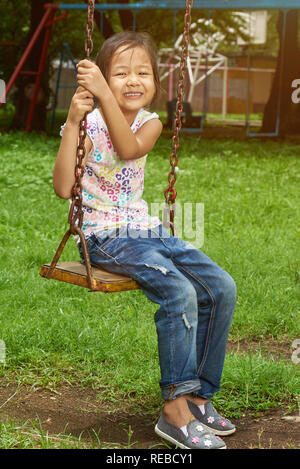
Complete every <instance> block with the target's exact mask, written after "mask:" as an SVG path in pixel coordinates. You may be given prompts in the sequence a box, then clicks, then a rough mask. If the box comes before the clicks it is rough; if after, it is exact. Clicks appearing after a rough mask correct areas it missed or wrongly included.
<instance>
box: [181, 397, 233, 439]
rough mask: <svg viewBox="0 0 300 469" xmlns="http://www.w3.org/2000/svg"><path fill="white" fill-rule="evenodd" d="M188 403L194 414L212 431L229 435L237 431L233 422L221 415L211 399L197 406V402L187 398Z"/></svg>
mask: <svg viewBox="0 0 300 469" xmlns="http://www.w3.org/2000/svg"><path fill="white" fill-rule="evenodd" d="M187 403H188V406H189V408H190V411H191V412H192V414H193V416H194V417H195V418H196V419H197V420H199V422H200V423H201V425H203V427H204V428H206V429H207V430H209V431H210V432H211V433H214V434H215V435H220V436H227V435H231V434H232V433H234V432H235V430H236V428H235V426H234V425H233V423H231V422H230V420H228V419H225V418H224V417H221V415H219V414H218V412H217V411H216V409H215V408H214V406H213V405H212V403H211V402H210V401H208V402H206V403H205V404H203V405H201V406H197V404H195V403H194V402H192V401H189V400H187Z"/></svg>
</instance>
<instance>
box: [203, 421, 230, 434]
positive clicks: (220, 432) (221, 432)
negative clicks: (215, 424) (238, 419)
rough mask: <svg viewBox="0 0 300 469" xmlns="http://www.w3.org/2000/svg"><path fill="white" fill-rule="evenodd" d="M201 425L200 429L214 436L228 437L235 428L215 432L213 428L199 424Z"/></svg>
mask: <svg viewBox="0 0 300 469" xmlns="http://www.w3.org/2000/svg"><path fill="white" fill-rule="evenodd" d="M201 425H202V427H204V428H205V430H207V431H209V432H210V433H213V434H214V435H216V436H228V435H232V434H233V433H234V432H235V431H236V428H232V429H231V430H217V429H215V428H212V427H208V426H207V425H205V424H204V423H202V422H201Z"/></svg>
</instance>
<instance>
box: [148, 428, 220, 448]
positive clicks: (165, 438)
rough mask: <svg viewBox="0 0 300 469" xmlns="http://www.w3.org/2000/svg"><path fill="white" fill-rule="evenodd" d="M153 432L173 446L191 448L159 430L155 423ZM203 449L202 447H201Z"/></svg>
mask: <svg viewBox="0 0 300 469" xmlns="http://www.w3.org/2000/svg"><path fill="white" fill-rule="evenodd" d="M154 430H155V433H156V434H157V435H159V436H160V437H161V438H163V439H164V440H167V441H169V442H170V443H172V444H173V445H175V446H178V448H181V449H192V448H189V447H188V446H185V445H184V444H183V443H180V442H179V441H177V440H175V438H172V437H171V436H170V435H168V434H167V433H164V432H163V431H161V430H160V429H159V428H158V426H157V425H155V429H154ZM203 449H204V448H203ZM217 449H226V445H224V446H222V447H220V448H217Z"/></svg>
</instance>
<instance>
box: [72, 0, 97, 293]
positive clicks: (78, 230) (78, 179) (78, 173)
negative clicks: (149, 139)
mask: <svg viewBox="0 0 300 469" xmlns="http://www.w3.org/2000/svg"><path fill="white" fill-rule="evenodd" d="M94 11H95V0H88V15H87V23H86V40H85V45H84V46H85V53H86V59H88V60H90V56H91V53H92V50H93V41H92V33H93V30H94ZM86 128H87V113H85V114H84V117H83V119H82V120H81V121H80V124H79V142H78V147H77V152H76V165H75V170H74V171H75V183H74V186H73V188H72V202H71V206H70V210H69V216H68V223H69V224H70V228H69V233H71V234H73V235H75V234H77V235H78V236H79V238H80V242H81V247H82V250H83V257H84V262H85V266H86V271H87V280H88V285H89V288H90V290H91V291H93V290H94V289H95V279H94V278H93V276H92V271H91V263H90V256H89V253H88V249H87V244H86V240H85V236H84V234H83V232H82V223H83V208H82V177H83V172H84V167H83V164H82V162H83V160H84V157H85V153H86V152H85V140H86V135H87V131H86Z"/></svg>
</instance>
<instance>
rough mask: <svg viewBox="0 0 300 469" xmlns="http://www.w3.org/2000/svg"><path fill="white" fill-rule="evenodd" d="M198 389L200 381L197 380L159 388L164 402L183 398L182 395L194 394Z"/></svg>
mask: <svg viewBox="0 0 300 469" xmlns="http://www.w3.org/2000/svg"><path fill="white" fill-rule="evenodd" d="M200 388H201V384H200V381H199V380H198V379H192V380H188V381H182V382H180V383H174V384H168V385H167V386H161V394H162V398H163V399H164V400H165V401H170V400H173V399H176V398H177V397H180V396H183V395H184V394H191V393H195V392H197V391H199V390H200Z"/></svg>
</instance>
